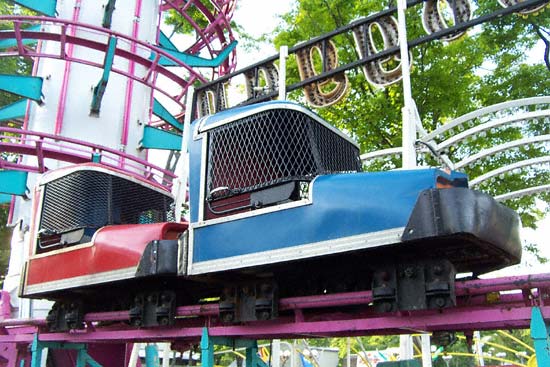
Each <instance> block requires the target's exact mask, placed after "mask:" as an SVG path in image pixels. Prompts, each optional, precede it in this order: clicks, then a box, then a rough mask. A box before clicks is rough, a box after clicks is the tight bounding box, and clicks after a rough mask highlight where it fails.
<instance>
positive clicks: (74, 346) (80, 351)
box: [22, 334, 102, 367]
mask: <svg viewBox="0 0 550 367" xmlns="http://www.w3.org/2000/svg"><path fill="white" fill-rule="evenodd" d="M44 348H48V349H63V350H75V351H77V357H76V367H85V366H90V367H102V366H101V365H100V364H99V363H97V362H96V361H95V360H94V359H93V358H92V357H91V356H90V355H89V354H88V351H87V349H88V348H87V346H86V344H83V343H60V342H43V341H40V340H38V334H35V335H34V339H33V342H32V344H31V367H40V366H41V365H42V364H41V363H42V352H43V351H44ZM22 365H23V364H22Z"/></svg>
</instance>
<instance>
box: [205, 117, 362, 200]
mask: <svg viewBox="0 0 550 367" xmlns="http://www.w3.org/2000/svg"><path fill="white" fill-rule="evenodd" d="M360 170H361V163H360V159H359V150H358V149H357V147H355V146H354V145H353V144H351V143H350V142H349V141H347V140H346V139H344V138H343V137H341V136H339V135H338V134H336V133H334V132H333V131H331V130H330V129H328V128H327V127H325V126H323V125H322V124H320V123H319V122H318V121H315V120H314V119H313V118H311V117H310V116H308V115H306V114H304V113H302V112H299V111H295V110H288V109H278V110H268V111H263V112H260V113H258V114H255V115H252V116H248V117H245V118H243V119H240V120H236V121H234V122H231V123H229V124H226V125H223V126H221V127H218V128H216V129H213V130H212V131H211V132H210V135H209V146H208V181H207V190H208V191H207V192H208V193H211V192H212V191H213V190H214V192H218V193H219V192H223V193H224V194H223V195H222V196H230V195H233V194H238V193H244V192H250V191H254V190H257V189H260V188H263V187H268V186H272V185H274V184H278V183H282V182H288V181H309V180H311V179H313V178H314V177H315V176H317V175H320V174H327V173H334V172H346V171H347V172H349V171H360ZM221 188H226V189H225V190H222V191H220V189H221ZM210 196H211V195H208V197H209V199H211V197H210Z"/></svg>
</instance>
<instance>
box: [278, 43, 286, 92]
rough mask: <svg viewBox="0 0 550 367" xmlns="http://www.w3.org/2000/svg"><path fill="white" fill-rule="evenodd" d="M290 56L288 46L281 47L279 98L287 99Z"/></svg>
mask: <svg viewBox="0 0 550 367" xmlns="http://www.w3.org/2000/svg"><path fill="white" fill-rule="evenodd" d="M287 58H288V46H281V48H280V49H279V100H280V101H283V100H285V99H286V59H287Z"/></svg>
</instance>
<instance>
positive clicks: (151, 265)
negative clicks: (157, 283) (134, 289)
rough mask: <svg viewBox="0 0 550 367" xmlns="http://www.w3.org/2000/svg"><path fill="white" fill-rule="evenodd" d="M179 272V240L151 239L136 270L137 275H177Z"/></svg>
mask: <svg viewBox="0 0 550 367" xmlns="http://www.w3.org/2000/svg"><path fill="white" fill-rule="evenodd" d="M177 272H178V240H159V241H151V242H149V243H148V244H147V246H146V247H145V250H144V251H143V255H142V256H141V259H140V261H139V265H138V267H137V270H136V277H143V276H151V275H176V274H177Z"/></svg>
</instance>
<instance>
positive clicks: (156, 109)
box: [153, 99, 183, 131]
mask: <svg viewBox="0 0 550 367" xmlns="http://www.w3.org/2000/svg"><path fill="white" fill-rule="evenodd" d="M153 114H154V115H155V116H158V117H160V118H161V119H162V120H163V121H165V122H167V123H169V124H170V125H172V126H173V127H175V128H176V129H178V130H180V131H182V130H183V124H182V123H181V122H179V121H178V120H177V119H176V118H175V117H174V116H172V114H171V113H170V112H168V110H167V109H166V107H164V106H163V105H162V104H160V102H159V101H157V100H156V99H154V100H153Z"/></svg>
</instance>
